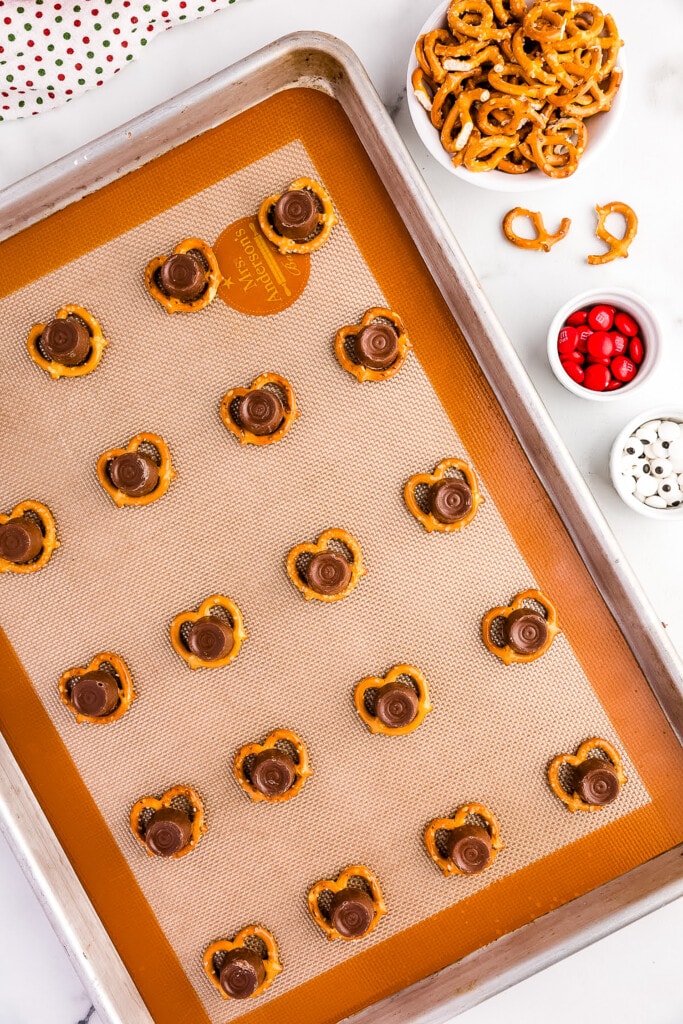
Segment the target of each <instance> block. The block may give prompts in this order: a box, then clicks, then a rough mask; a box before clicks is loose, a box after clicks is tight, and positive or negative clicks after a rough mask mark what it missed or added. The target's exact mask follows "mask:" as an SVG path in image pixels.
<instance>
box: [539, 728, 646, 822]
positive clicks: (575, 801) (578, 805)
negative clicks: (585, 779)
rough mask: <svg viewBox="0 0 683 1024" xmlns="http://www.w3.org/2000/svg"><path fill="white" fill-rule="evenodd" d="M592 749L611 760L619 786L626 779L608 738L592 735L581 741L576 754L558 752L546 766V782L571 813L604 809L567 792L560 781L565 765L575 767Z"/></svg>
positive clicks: (615, 750) (574, 793) (617, 752)
mask: <svg viewBox="0 0 683 1024" xmlns="http://www.w3.org/2000/svg"><path fill="white" fill-rule="evenodd" d="M594 750H601V751H602V752H603V753H604V754H606V755H607V757H608V758H609V760H610V761H611V762H612V764H613V765H614V768H615V769H616V775H617V780H618V782H619V786H620V787H621V786H623V785H624V784H625V783H626V782H627V781H628V780H627V778H626V774H625V772H624V768H623V765H622V763H621V757H620V756H619V751H618V750H617V749H616V747H614V746H613V745H612V744H611V743H610V742H609V741H608V740H603V739H599V738H598V737H593V738H592V739H590V740H586V741H585V743H582V744H581V746H580V747H579V749H578V750H577V751H576V754H558V756H557V757H555V758H553V760H552V761H551V762H550V765H549V766H548V782H549V783H550V788H551V789H552V791H553V793H554V794H555V796H556V797H558V798H559V799H560V800H561V801H562V803H563V804H566V806H567V807H568V808H569V810H570V811H571V812H572V813H573V812H574V811H601V810H603V809H604V805H602V804H589V803H587V802H586V801H585V800H584V799H583V798H582V797H581V796H579V794H578V793H576V792H573V793H568V792H567V790H566V789H565V788H564V786H563V785H562V783H561V782H560V772H561V770H562V768H563V767H564V766H565V765H570V766H571V767H572V768H576V767H577V766H578V765H580V764H581V763H582V762H583V761H586V760H587V759H588V757H589V756H590V754H591V752H592V751H594Z"/></svg>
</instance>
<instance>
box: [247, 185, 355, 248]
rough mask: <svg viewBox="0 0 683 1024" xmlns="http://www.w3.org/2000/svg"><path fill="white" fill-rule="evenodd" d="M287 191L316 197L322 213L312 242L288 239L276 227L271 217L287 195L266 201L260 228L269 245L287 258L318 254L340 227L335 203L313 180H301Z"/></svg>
mask: <svg viewBox="0 0 683 1024" xmlns="http://www.w3.org/2000/svg"><path fill="white" fill-rule="evenodd" d="M286 191H287V192H298V191H305V192H310V193H312V195H313V197H314V199H315V201H316V202H317V204H318V208H319V210H320V212H319V215H318V227H317V228H316V234H315V235H314V236H313V237H312V238H308V239H306V240H305V241H303V242H296V241H294V239H292V238H287V237H286V236H285V235H281V234H279V233H278V232H277V231H276V230H275V228H274V227H273V225H272V218H271V214H272V210H273V207H274V206H275V204H276V203H277V201H278V199H281V198H282V196H283V195H284V193H283V192H278V193H276V194H275V195H272V196H267V198H266V199H264V200H263V202H262V203H261V206H260V208H259V212H258V222H259V227H260V228H261V231H262V232H263V234H264V235H265V237H266V238H267V239H268V241H269V242H271V243H272V244H273V245H274V246H275V248H276V249H278V250H279V251H280V252H281V253H282V255H283V256H284V255H286V254H287V253H295V254H298V255H304V254H305V253H310V252H316V250H318V249H320V247H321V246H323V245H324V244H325V242H326V241H327V239H328V238H329V237H330V232H331V231H332V228H333V227H334V225H335V224H336V223H337V215H336V213H335V212H334V207H333V205H332V200H331V199H330V197H329V195H328V194H327V192H326V191H325V189H324V188H323V187H322V185H321V184H320V182H318V181H314V180H313V179H312V178H297V179H296V181H293V182H292V184H291V185H290V186H289V188H288V189H286Z"/></svg>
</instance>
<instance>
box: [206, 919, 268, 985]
mask: <svg viewBox="0 0 683 1024" xmlns="http://www.w3.org/2000/svg"><path fill="white" fill-rule="evenodd" d="M253 938H256V939H260V940H261V942H262V943H263V945H264V947H265V949H266V955H265V956H261V959H262V961H263V969H264V978H263V981H262V982H261V984H260V985H257V987H256V988H255V989H254V991H253V992H252V993H251V994H250V995H249V996H248V998H249V999H254V998H256V997H257V996H260V995H261V994H262V993H263V992H265V991H266V989H267V988H270V986H271V985H272V984H273V982H274V981H275V979H276V978H277V976H278V974H280V972H281V971H282V963H281V962H280V954H279V950H278V946H277V942H276V941H275V936H274V935H273V933H272V932H269V931H268V929H267V928H262V927H261V926H260V925H255V924H251V925H248V926H247V927H246V928H241V929H240V931H238V932H237V934H236V935H235V937H234V938H233V939H232V940H230V939H217V940H216V941H215V942H212V943H211V944H210V945H209V946H207V947H206V949H205V950H204V955H203V957H202V965H203V967H204V971H205V973H206V976H207V978H208V979H209V981H210V982H211V984H212V985H213V987H214V988H215V990H216V991H217V992H218V994H219V995H220V996H221V998H223V999H231V998H235V997H234V996H230V995H229V994H228V993H227V992H226V991H225V989H224V988H223V986H222V985H221V982H220V971H219V970H218V969H217V967H216V962H215V961H216V956H218V955H220V954H221V953H229V952H231V951H232V950H233V949H250V950H251V951H252V952H256V950H255V949H254V946H253V945H252V944H250V943H249V940H250V939H253Z"/></svg>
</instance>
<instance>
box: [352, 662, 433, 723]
mask: <svg viewBox="0 0 683 1024" xmlns="http://www.w3.org/2000/svg"><path fill="white" fill-rule="evenodd" d="M401 676H407V677H408V678H409V679H410V681H411V683H412V685H413V687H414V689H415V691H416V693H417V699H418V705H417V712H416V714H415V717H414V718H413V720H412V721H411V722H408V724H407V725H399V726H390V725H386V724H385V723H384V722H382V721H381V720H380V719H379V718H378V717H377V715H373V714H371V713H370V711H369V710H368V708H367V706H366V703H365V695H366V694H367V692H368V691H369V690H381V689H382V687H383V686H390V685H391V684H392V683H395V682H396V681H397V680H399V679H400V677H401ZM353 702H354V704H355V705H356V711H357V712H358V714H359V715H360V717H361V719H362V720H363V721H364V722H365V724H366V725H367V727H368V729H369V730H370V732H371V733H384V735H385V736H407V735H408V733H411V732H414V731H415V729H417V728H418V726H420V725H421V724H422V722H423V721H424V719H425V716H426V715H427V714H428V713H429V712H430V711H431V710H432V705H431V701H430V700H429V687H428V685H427V680H426V679H425V676H424V672H421V671H420V669H419V668H416V667H415V665H394V667H393V668H392V669H391V670H390V671H389V672H387V674H386V675H385V676H366V677H365V679H361V680H360V682H359V683H357V684H356V688H355V690H354V692H353Z"/></svg>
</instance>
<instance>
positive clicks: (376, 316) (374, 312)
mask: <svg viewBox="0 0 683 1024" xmlns="http://www.w3.org/2000/svg"><path fill="white" fill-rule="evenodd" d="M375 320H380V321H388V322H389V323H390V324H391V325H392V326H393V327H394V329H395V330H396V333H397V335H398V338H397V345H398V354H397V356H396V359H395V360H394V362H393V363H392V364H391V366H389V367H387V368H386V369H385V370H373V369H372V368H371V367H369V366H363V365H362V364H361V363H357V362H355V361H354V360H353V359H352V358H351V355H350V354H349V352H348V349H347V342H349V341H350V340H352V339H354V338H355V337H356V336H357V335H358V334H359V333H360V332H361V330H362V329H363V328H364V327H367V326H368V325H369V324H371V323H373V322H374V321H375ZM411 348H412V345H411V343H410V338H409V337H408V335H407V334H406V329H405V326H404V324H403V321H402V320H401V317H400V316H399V315H398V313H394V312H393V310H391V309H384V308H383V307H381V306H372V307H371V308H370V309H368V310H366V312H365V313H364V314H363V317H362V319H361V322H360V323H359V324H347V325H346V326H345V327H340V328H339V330H338V331H337V333H336V335H335V339H334V353H335V355H336V357H337V360H338V361H339V365H340V366H342V367H343V368H344V369H345V370H347V371H348V373H351V374H353V376H354V377H355V378H356V380H357V381H360V383H361V384H362V383H363V382H364V381H367V380H389V378H390V377H395V376H396V374H397V373H398V371H399V370H400V369H401V367H402V366H403V364H404V363H405V361H406V359H407V358H408V353H409V352H410V349H411Z"/></svg>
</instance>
